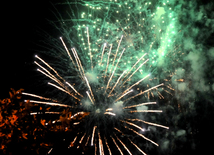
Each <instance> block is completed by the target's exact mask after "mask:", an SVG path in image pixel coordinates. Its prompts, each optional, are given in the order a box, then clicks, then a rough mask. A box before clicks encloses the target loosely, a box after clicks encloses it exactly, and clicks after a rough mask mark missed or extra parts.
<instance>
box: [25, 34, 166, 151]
mask: <svg viewBox="0 0 214 155" xmlns="http://www.w3.org/2000/svg"><path fill="white" fill-rule="evenodd" d="M87 35H88V36H89V34H87ZM122 38H123V36H122V37H121V39H120V41H119V43H118V46H117V50H116V53H115V54H114V60H111V61H110V54H111V50H112V45H111V46H110V49H109V53H108V60H107V63H106V69H105V72H104V73H103V76H102V77H103V78H106V74H107V73H109V75H111V76H110V77H109V79H108V80H107V85H106V88H105V91H104V94H102V95H105V96H107V97H108V98H111V97H112V99H113V100H114V102H113V103H117V102H119V103H120V102H122V101H120V100H121V99H122V98H125V99H124V101H128V100H130V99H132V98H134V97H136V96H140V95H143V94H144V93H146V92H148V93H149V92H150V91H151V90H154V89H157V88H158V87H160V86H162V85H163V84H159V85H156V86H153V87H151V88H149V89H147V90H145V91H143V92H142V91H141V92H140V93H138V94H137V95H134V96H131V97H129V96H130V93H131V92H133V91H134V90H133V88H134V86H136V85H139V84H140V83H141V82H142V81H143V80H145V79H146V78H148V77H149V76H150V74H148V75H146V76H145V77H144V78H142V79H140V80H139V81H137V82H135V83H134V84H132V85H131V86H127V88H126V89H125V90H123V91H122V90H121V92H122V93H118V94H119V95H117V97H116V98H115V96H114V95H111V94H112V92H113V91H114V90H115V88H116V87H119V86H118V84H119V82H120V81H121V79H122V77H123V76H124V75H125V74H126V75H125V77H126V76H128V75H129V74H130V73H131V71H132V70H133V68H134V67H135V66H136V65H137V64H138V63H139V62H140V60H142V59H143V58H144V57H145V55H146V53H145V54H144V55H143V56H141V58H140V59H138V60H137V62H136V63H134V65H133V66H132V68H131V69H130V70H129V71H128V70H125V71H123V73H122V74H119V75H117V74H115V73H116V70H117V67H118V64H119V62H120V60H121V58H122V55H123V53H124V51H125V48H124V49H123V51H122V52H121V54H120V56H119V58H118V59H117V63H116V65H114V63H115V61H116V57H117V53H118V51H119V48H120V44H121V41H122ZM60 39H61V41H62V43H63V46H64V47H65V49H66V51H67V54H68V56H69V58H70V59H71V58H72V57H71V55H70V53H69V51H68V50H67V47H66V45H65V43H64V41H63V39H62V38H60ZM88 44H89V48H90V42H88ZM106 47H107V44H104V45H103V49H102V53H101V60H100V63H97V65H102V61H103V55H104V50H105V48H106ZM71 50H72V53H73V56H74V58H75V60H76V66H77V67H78V70H77V71H78V72H79V74H80V75H81V79H82V82H84V83H85V86H86V87H87V88H88V91H86V94H87V96H88V98H89V99H90V101H91V103H92V106H93V105H95V104H96V101H95V98H94V94H93V91H95V90H94V87H93V84H91V83H90V81H89V80H88V79H87V77H86V75H85V72H84V69H83V66H82V63H81V61H80V59H79V56H78V54H77V51H76V50H75V48H72V49H71ZM112 55H113V54H112ZM37 58H38V59H39V60H40V61H42V62H43V63H44V64H45V65H46V66H47V67H48V68H50V69H51V70H52V71H54V73H55V74H56V75H57V77H58V78H60V79H61V80H59V79H58V78H57V77H56V76H54V75H53V74H51V73H50V72H49V71H48V70H47V69H45V68H44V67H43V66H41V65H40V64H38V63H37V62H36V65H37V66H39V67H40V68H41V69H42V70H43V71H41V70H39V71H40V72H41V73H42V74H44V75H45V76H47V77H48V78H50V79H51V80H53V81H55V82H56V83H57V84H58V85H60V86H58V85H55V84H53V83H50V82H48V84H49V85H51V86H53V87H55V88H56V89H58V90H60V91H62V92H65V93H67V94H69V95H70V96H71V97H72V98H74V99H76V100H78V101H82V99H84V98H85V97H86V96H85V95H84V94H81V93H80V92H79V91H78V89H76V88H74V86H72V85H71V84H70V83H69V82H67V81H65V80H64V79H63V78H62V77H61V76H60V75H59V74H58V73H57V71H55V70H54V69H53V68H52V67H51V66H50V65H49V64H48V63H46V62H45V61H44V60H42V59H41V58H39V57H38V56H37ZM90 58H91V59H92V55H90ZM71 60H73V59H71ZM148 60H149V59H147V60H146V61H144V62H143V63H141V64H140V65H139V67H138V68H137V69H136V70H134V71H133V73H132V74H131V75H130V76H129V77H128V79H126V81H125V82H124V83H123V84H122V85H124V86H126V85H125V83H126V82H127V81H128V80H130V79H131V77H132V76H133V75H134V74H135V73H136V72H137V71H138V70H139V69H140V68H141V67H142V66H143V65H144V64H145V63H146V62H148ZM110 63H112V64H111V65H112V67H114V69H113V70H112V67H111V69H110V71H109V72H108V66H109V64H110ZM91 64H92V63H91ZM91 67H92V68H93V64H92V66H91ZM92 68H91V69H92ZM127 71H128V73H127ZM113 77H117V80H116V82H115V83H114V85H113V87H111V86H109V85H110V82H111V81H112V79H113ZM125 77H123V79H124V78H125ZM61 81H63V82H61ZM66 85H67V86H69V87H66ZM127 85H128V84H127ZM68 88H71V89H72V90H70V89H68ZM108 89H109V90H110V92H109V93H108V94H105V93H106V92H107V90H108ZM72 92H73V93H72ZM74 93H76V94H75V95H74ZM151 93H152V92H151ZM24 95H28V96H32V97H36V98H39V99H44V100H52V99H49V98H45V97H42V96H39V95H34V94H30V93H24ZM76 95H78V96H80V97H81V98H78V97H77V96H76ZM95 95H97V94H95ZM52 101H54V100H52ZM124 101H123V102H124ZM30 102H32V103H39V104H46V105H51V106H61V107H71V106H70V105H65V104H61V103H52V102H43V101H34V100H30ZM123 102H122V103H123ZM149 104H156V102H146V103H140V104H136V105H130V106H129V105H127V106H125V107H124V106H123V105H122V106H121V107H117V108H120V109H121V110H122V109H126V112H127V113H138V112H142V113H144V112H147V113H150V112H155V113H157V112H162V110H131V108H135V107H138V106H144V105H149ZM73 110H75V109H73ZM113 110H115V109H114V108H109V107H107V108H106V110H105V111H104V112H102V114H103V115H110V116H112V117H115V116H116V113H114V112H112V111H113ZM95 112H96V113H101V111H100V110H99V108H98V109H96V110H95ZM49 113H50V114H51V112H49ZM32 114H38V113H36V112H35V113H32ZM53 114H54V112H53ZM55 114H60V113H58V112H55ZM80 114H82V115H84V114H85V112H77V113H76V114H74V115H72V116H71V117H70V118H69V119H73V118H74V117H77V116H78V115H80ZM134 121H138V122H143V123H145V124H149V125H153V126H158V127H162V128H166V129H168V127H166V126H163V125H159V124H155V123H151V122H146V121H143V120H140V119H137V118H136V119H128V118H124V119H123V120H122V119H120V122H122V123H124V125H123V126H124V127H125V128H127V129H128V130H130V131H132V132H133V133H135V134H137V135H138V136H140V137H142V138H144V139H145V140H147V141H149V142H151V143H153V144H155V145H157V146H158V144H157V143H155V142H154V141H152V140H151V139H149V138H147V137H145V136H144V135H142V134H140V133H138V132H137V131H135V130H134V129H132V128H137V129H140V130H141V131H144V129H143V128H141V127H140V126H139V125H137V124H135V123H132V122H134ZM78 124H80V122H79V121H78V122H75V123H73V125H78ZM98 124H99V122H98ZM125 124H126V125H130V126H131V127H132V128H129V127H127V126H125ZM96 129H97V131H96ZM115 129H116V130H117V131H118V132H120V130H119V129H117V128H115ZM95 133H97V134H98V139H96V137H97V136H95ZM100 134H101V132H100V128H99V126H97V124H94V125H93V129H92V134H91V135H88V134H86V132H85V133H84V134H83V136H82V137H81V138H80V140H79V143H82V141H83V139H84V137H87V141H86V144H85V145H87V144H88V141H89V139H90V138H91V146H93V145H94V146H95V154H96V152H97V149H98V150H99V151H98V152H99V153H100V155H104V147H103V144H105V145H106V146H107V148H108V151H109V154H110V155H111V154H112V153H111V149H110V147H109V145H108V142H107V139H106V137H105V136H104V139H102V138H101V135H100ZM114 135H115V137H116V140H117V141H118V142H119V143H120V144H121V145H122V146H123V147H124V149H125V150H126V151H127V152H128V153H129V154H130V155H132V154H131V152H130V150H129V149H128V148H127V146H126V145H125V144H124V142H122V140H121V139H120V138H119V137H118V136H117V135H116V134H115V133H114ZM109 136H110V138H111V139H112V140H113V142H114V144H115V146H116V147H117V149H118V150H119V152H120V154H121V155H123V152H122V150H121V148H120V147H119V145H118V144H117V142H116V140H115V139H114V138H113V137H112V135H109ZM77 137H78V135H77V136H76V137H75V139H74V140H73V142H72V143H75V141H76V139H77ZM127 138H128V137H127ZM128 140H129V141H130V143H132V144H133V145H134V146H135V147H136V148H137V149H138V150H139V151H140V152H141V153H142V154H145V153H144V152H143V151H142V150H141V149H140V148H139V147H138V146H137V145H136V144H135V143H134V142H132V141H131V140H130V139H129V138H128Z"/></svg>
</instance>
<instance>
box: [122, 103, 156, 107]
mask: <svg viewBox="0 0 214 155" xmlns="http://www.w3.org/2000/svg"><path fill="white" fill-rule="evenodd" d="M149 104H156V102H146V103H141V104H136V105H131V106H127V107H124V108H123V109H128V108H133V107H138V106H143V105H149Z"/></svg>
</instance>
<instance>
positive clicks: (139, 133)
mask: <svg viewBox="0 0 214 155" xmlns="http://www.w3.org/2000/svg"><path fill="white" fill-rule="evenodd" d="M124 127H125V128H127V129H129V130H130V131H132V132H134V133H135V134H137V135H138V136H140V137H142V138H144V139H145V140H147V141H150V142H151V143H153V144H155V145H156V146H159V145H158V144H157V143H155V142H154V141H152V140H151V139H149V138H147V137H145V136H144V135H142V134H140V133H138V132H137V131H135V130H134V129H131V128H129V127H127V126H124Z"/></svg>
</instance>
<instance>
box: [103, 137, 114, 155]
mask: <svg viewBox="0 0 214 155" xmlns="http://www.w3.org/2000/svg"><path fill="white" fill-rule="evenodd" d="M104 139H105V143H106V146H107V148H108V152H109V155H112V153H111V149H110V147H109V145H108V142H107V139H106V137H104Z"/></svg>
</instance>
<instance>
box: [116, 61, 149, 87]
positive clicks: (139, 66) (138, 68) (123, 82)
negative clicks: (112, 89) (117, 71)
mask: <svg viewBox="0 0 214 155" xmlns="http://www.w3.org/2000/svg"><path fill="white" fill-rule="evenodd" d="M147 61H149V59H147V60H146V61H144V62H143V63H142V64H141V65H140V66H139V67H138V68H137V69H136V70H135V71H134V72H133V73H132V74H131V75H130V76H129V77H128V78H127V79H126V81H125V82H123V84H122V85H121V86H120V87H122V86H123V85H124V84H125V83H126V82H127V81H128V80H130V79H131V77H132V76H133V75H134V74H135V73H136V72H137V71H138V70H139V69H140V68H141V67H142V66H143V65H144V64H145V63H147Z"/></svg>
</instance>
